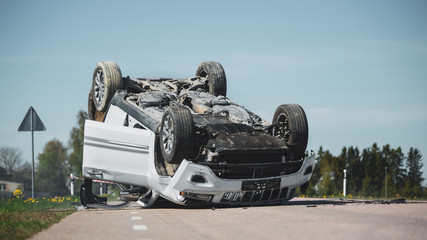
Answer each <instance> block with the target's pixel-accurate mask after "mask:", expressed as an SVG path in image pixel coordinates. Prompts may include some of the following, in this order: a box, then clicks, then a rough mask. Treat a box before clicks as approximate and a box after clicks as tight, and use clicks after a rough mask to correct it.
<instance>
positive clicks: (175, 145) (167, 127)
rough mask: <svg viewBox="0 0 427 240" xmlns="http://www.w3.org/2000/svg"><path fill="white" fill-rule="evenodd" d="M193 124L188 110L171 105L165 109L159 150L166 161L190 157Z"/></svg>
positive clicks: (173, 162) (177, 162)
mask: <svg viewBox="0 0 427 240" xmlns="http://www.w3.org/2000/svg"><path fill="white" fill-rule="evenodd" d="M193 140H194V124H193V116H192V115H191V112H190V110H188V109H187V108H185V107H179V106H173V107H169V108H168V109H166V111H165V113H164V114H163V117H162V124H161V126H160V150H161V152H162V156H163V158H164V159H165V161H166V162H167V163H171V164H179V163H181V162H182V160H183V159H190V158H191V157H192V156H193V149H194V144H193Z"/></svg>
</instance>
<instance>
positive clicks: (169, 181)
mask: <svg viewBox="0 0 427 240" xmlns="http://www.w3.org/2000/svg"><path fill="white" fill-rule="evenodd" d="M226 81H227V80H226V75H225V72H224V69H223V67H222V66H221V64H219V63H217V62H203V63H201V64H200V65H199V67H198V68H197V70H196V74H195V76H194V77H191V78H186V79H174V78H130V77H129V76H128V77H122V74H121V70H120V68H119V66H118V65H117V64H116V63H114V62H100V63H98V64H97V66H96V68H95V70H94V73H93V78H92V89H91V91H90V94H89V115H90V119H91V120H87V121H86V123H85V131H84V150H83V168H82V169H83V173H82V174H83V176H84V178H85V183H84V184H83V185H82V187H81V201H82V203H83V204H84V205H85V206H87V205H88V204H94V203H105V201H106V199H104V198H100V197H97V196H95V195H94V194H93V193H92V187H91V185H92V180H93V179H95V180H103V181H111V182H115V183H117V184H118V185H119V186H120V188H121V192H120V196H121V199H122V200H123V201H137V202H138V203H139V204H141V205H142V206H143V207H150V206H152V205H153V204H154V203H155V201H156V199H158V197H162V198H164V199H167V200H169V201H172V202H175V203H178V204H182V205H192V204H201V203H202V204H227V205H264V204H278V203H282V202H285V201H288V200H289V199H291V198H293V197H294V195H295V190H296V188H297V187H299V186H301V188H302V190H303V189H304V188H306V186H308V181H309V179H310V177H311V175H312V172H313V169H314V164H315V156H314V153H310V155H309V154H307V153H306V146H307V140H308V125H307V119H306V115H305V113H304V110H303V109H302V108H301V107H300V106H299V105H296V104H284V105H280V106H279V107H278V108H277V110H276V112H275V113H274V116H273V121H272V123H268V122H267V121H265V120H263V119H261V118H260V117H259V116H258V115H256V114H255V113H253V112H251V111H250V110H248V109H246V108H244V107H242V106H240V105H238V104H237V103H235V102H233V101H231V100H230V99H228V98H227V82H226Z"/></svg>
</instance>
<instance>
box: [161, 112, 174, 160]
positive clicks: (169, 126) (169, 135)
mask: <svg viewBox="0 0 427 240" xmlns="http://www.w3.org/2000/svg"><path fill="white" fill-rule="evenodd" d="M162 141H163V149H164V150H165V153H166V154H168V155H169V154H170V153H171V152H172V149H173V147H174V144H175V140H174V126H173V121H172V117H171V116H170V115H167V116H166V117H165V120H164V121H163V132H162Z"/></svg>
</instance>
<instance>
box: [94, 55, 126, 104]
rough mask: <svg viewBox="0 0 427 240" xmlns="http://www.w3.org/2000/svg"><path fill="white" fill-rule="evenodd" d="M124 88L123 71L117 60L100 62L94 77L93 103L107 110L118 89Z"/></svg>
mask: <svg viewBox="0 0 427 240" xmlns="http://www.w3.org/2000/svg"><path fill="white" fill-rule="evenodd" d="M122 88H123V81H122V72H121V71H120V67H119V65H117V63H115V62H100V63H98V64H97V65H96V67H95V70H94V72H93V77H92V92H93V104H94V105H95V108H96V109H97V110H98V111H100V112H105V111H106V110H107V108H108V104H109V103H110V100H111V98H112V97H113V95H114V94H115V93H116V91H117V90H119V89H122Z"/></svg>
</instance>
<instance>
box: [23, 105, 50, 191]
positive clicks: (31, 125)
mask: <svg viewBox="0 0 427 240" xmlns="http://www.w3.org/2000/svg"><path fill="white" fill-rule="evenodd" d="M18 131H19V132H30V131H31V148H32V160H33V164H32V167H31V198H34V131H46V128H45V126H44V124H43V122H42V120H41V119H40V117H39V116H38V115H37V113H36V110H34V108H33V107H30V109H28V112H27V114H26V115H25V117H24V120H22V123H21V125H19V128H18Z"/></svg>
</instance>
